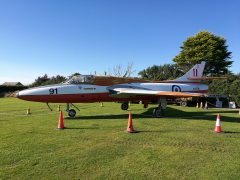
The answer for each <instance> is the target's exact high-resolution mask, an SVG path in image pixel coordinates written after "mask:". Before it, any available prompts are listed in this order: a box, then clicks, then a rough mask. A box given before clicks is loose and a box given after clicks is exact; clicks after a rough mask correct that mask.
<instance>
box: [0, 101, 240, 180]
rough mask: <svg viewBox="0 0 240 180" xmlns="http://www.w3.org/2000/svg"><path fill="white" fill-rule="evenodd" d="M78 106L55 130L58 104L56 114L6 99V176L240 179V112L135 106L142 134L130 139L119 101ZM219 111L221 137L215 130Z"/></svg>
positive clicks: (1, 112)
mask: <svg viewBox="0 0 240 180" xmlns="http://www.w3.org/2000/svg"><path fill="white" fill-rule="evenodd" d="M28 106H30V108H31V112H32V114H31V115H26V109H27V108H28ZM77 106H78V107H79V108H80V109H81V111H80V112H78V114H77V118H75V119H68V118H65V126H66V129H65V130H56V128H57V122H58V116H59V112H57V105H56V104H54V105H52V107H53V109H54V111H52V112H51V111H49V110H48V108H47V107H46V105H45V104H41V103H30V102H25V101H21V100H17V99H14V98H4V99H0V137H1V141H0V179H240V158H239V157H240V123H239V122H240V115H239V114H238V112H237V111H230V110H216V109H214V110H213V109H209V110H202V109H196V108H183V107H178V106H169V107H168V109H167V112H166V115H167V116H168V117H166V118H161V119H157V118H152V117H151V111H152V108H153V107H154V106H153V105H151V106H150V108H149V109H148V110H147V109H143V108H142V105H134V104H132V105H131V107H130V110H131V112H132V114H133V124H134V128H135V129H136V130H138V131H140V132H139V133H135V134H128V133H125V132H124V130H125V129H126V126H127V120H128V112H129V111H122V110H121V109H120V104H118V103H104V107H100V104H99V103H93V104H77ZM64 108H65V107H64V106H62V109H64ZM217 113H220V114H221V122H222V129H223V130H224V133H221V134H216V133H214V132H213V128H214V126H215V120H216V114H217ZM64 115H65V116H66V115H67V114H66V112H65V111H64Z"/></svg>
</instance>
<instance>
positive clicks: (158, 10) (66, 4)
mask: <svg viewBox="0 0 240 180" xmlns="http://www.w3.org/2000/svg"><path fill="white" fill-rule="evenodd" d="M239 7H240V1H238V0H219V1H217V0H211V1H210V0H201V1H200V0H198V1H197V0H181V1H177V0H175V1H173V0H165V1H161V0H121V1H119V0H111V1H110V0H21V1H20V0H0V62H1V64H0V84H1V83H3V82H5V81H21V82H23V83H24V84H29V83H31V82H33V81H34V79H35V78H36V77H37V76H40V75H43V74H44V73H47V74H48V75H50V76H52V75H57V74H61V75H65V76H68V75H70V74H72V73H74V72H80V73H81V74H90V73H92V74H93V73H94V71H97V73H98V74H101V73H103V72H104V71H108V70H109V69H111V68H112V67H113V66H115V65H118V64H122V65H123V66H124V65H127V63H128V62H133V63H134V69H135V70H136V72H138V71H140V70H142V69H144V68H147V67H148V66H151V65H154V64H156V65H161V64H165V63H172V59H173V57H174V56H176V55H177V54H178V53H179V51H180V48H179V47H180V46H181V45H182V42H183V41H184V40H186V38H187V37H188V36H192V35H194V34H196V33H198V32H199V31H201V30H207V31H210V32H212V33H214V34H216V35H219V36H223V37H224V38H225V39H226V40H227V45H228V46H229V47H228V49H229V51H231V52H232V60H233V61H234V63H233V66H232V67H231V70H232V71H233V72H235V73H236V72H240V70H239V69H240V63H239V58H240V11H239Z"/></svg>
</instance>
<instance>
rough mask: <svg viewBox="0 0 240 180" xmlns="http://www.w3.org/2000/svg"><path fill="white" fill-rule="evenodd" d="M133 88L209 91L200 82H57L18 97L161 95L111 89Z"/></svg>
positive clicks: (72, 99)
mask: <svg viewBox="0 0 240 180" xmlns="http://www.w3.org/2000/svg"><path fill="white" fill-rule="evenodd" d="M116 87H117V88H119V87H120V88H132V89H144V90H151V91H164V92H189V93H207V91H208V86H207V85H205V84H200V83H181V82H176V83H175V82H174V83H172V82H164V83H146V82H142V83H141V82H140V83H139V82H137V83H126V84H116V85H112V86H100V85H94V84H87V83H84V84H56V85H49V86H40V87H36V88H30V89H27V90H23V91H20V92H19V93H18V94H17V97H18V98H20V99H23V100H27V101H36V102H47V103H87V102H111V101H118V102H123V101H130V100H146V101H155V100H157V99H158V98H159V97H156V96H151V95H150V96H147V95H137V96H132V97H127V98H122V97H120V98H119V97H114V96H112V95H111V90H112V89H114V88H116Z"/></svg>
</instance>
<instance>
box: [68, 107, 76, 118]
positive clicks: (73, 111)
mask: <svg viewBox="0 0 240 180" xmlns="http://www.w3.org/2000/svg"><path fill="white" fill-rule="evenodd" d="M68 116H69V117H71V118H74V117H75V116H76V111H75V110H74V109H70V110H69V111H68Z"/></svg>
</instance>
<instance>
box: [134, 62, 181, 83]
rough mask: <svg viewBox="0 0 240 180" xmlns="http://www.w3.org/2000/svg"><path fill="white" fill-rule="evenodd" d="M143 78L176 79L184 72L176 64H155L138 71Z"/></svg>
mask: <svg viewBox="0 0 240 180" xmlns="http://www.w3.org/2000/svg"><path fill="white" fill-rule="evenodd" d="M138 74H139V75H140V76H141V77H142V78H144V79H149V80H160V81H162V80H167V79H175V78H177V77H179V76H181V75H183V72H182V71H180V70H179V68H178V67H177V66H176V65H175V64H164V65H162V66H157V65H153V66H150V67H148V68H147V69H144V70H142V71H140V72H139V73H138Z"/></svg>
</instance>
